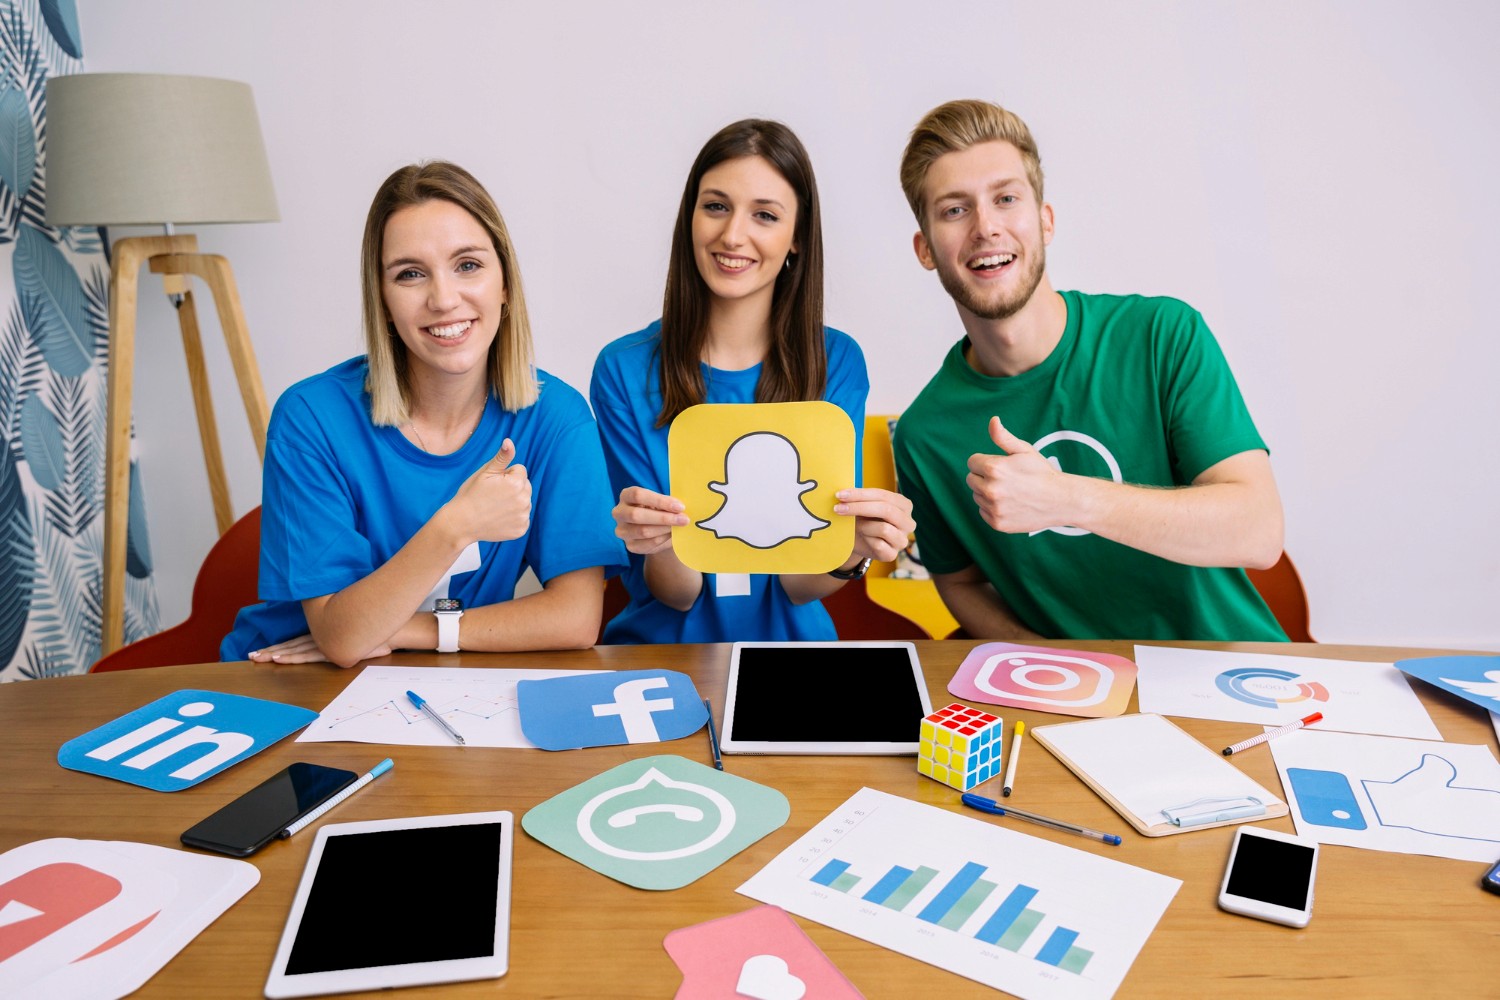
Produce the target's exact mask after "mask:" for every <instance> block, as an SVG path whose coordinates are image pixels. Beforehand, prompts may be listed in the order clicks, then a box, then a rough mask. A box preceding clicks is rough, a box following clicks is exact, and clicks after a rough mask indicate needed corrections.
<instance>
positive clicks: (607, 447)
mask: <svg viewBox="0 0 1500 1000" xmlns="http://www.w3.org/2000/svg"><path fill="white" fill-rule="evenodd" d="M632 376H634V378H635V380H636V381H639V382H640V384H639V385H630V384H627V381H628V380H629V379H630V378H631V377H632ZM642 376H644V377H642ZM649 377H650V375H649V371H646V370H632V368H631V366H629V365H626V364H622V363H621V357H620V355H617V354H615V353H613V352H611V351H608V350H606V351H605V352H604V353H603V354H600V355H599V358H598V360H597V361H595V363H594V376H593V379H592V380H591V382H590V383H589V401H590V402H591V403H592V404H593V407H594V414H595V417H596V418H597V419H598V422H599V440H600V443H601V444H602V445H603V448H604V463H605V468H606V470H607V472H608V474H609V486H610V489H611V497H618V496H619V495H620V491H621V490H623V489H625V488H626V487H627V486H644V487H645V488H646V489H648V490H652V491H654V492H656V493H662V494H665V493H666V492H667V491H668V486H669V484H668V483H666V482H663V481H662V478H661V476H660V475H658V473H657V470H656V469H655V467H654V466H653V465H652V462H651V454H650V452H649V451H648V448H647V439H646V435H645V434H643V433H642V432H641V430H640V425H639V421H641V420H644V419H646V414H645V409H644V408H648V407H649V405H650V398H649V395H648V392H647V381H648V380H649ZM610 506H611V507H613V506H614V504H613V502H611V504H610Z"/></svg>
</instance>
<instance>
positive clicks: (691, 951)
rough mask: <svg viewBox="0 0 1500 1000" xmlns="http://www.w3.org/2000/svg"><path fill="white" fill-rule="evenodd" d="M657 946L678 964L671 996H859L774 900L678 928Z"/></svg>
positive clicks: (835, 999)
mask: <svg viewBox="0 0 1500 1000" xmlns="http://www.w3.org/2000/svg"><path fill="white" fill-rule="evenodd" d="M662 947H664V948H666V949H667V954H668V955H670V956H671V957H672V961H674V962H676V963H677V967H678V968H679V969H681V970H682V985H681V986H680V987H678V988H677V997H676V1000H724V998H726V997H745V998H747V1000H803V998H804V997H805V998H807V1000H814V998H816V1000H863V998H864V994H862V993H860V992H859V990H857V989H855V988H854V984H853V983H851V982H849V980H848V979H846V978H844V974H843V973H842V972H840V971H839V970H838V966H836V965H834V964H833V962H831V961H829V959H828V956H827V955H825V954H823V951H822V949H821V948H819V947H818V946H817V945H816V944H814V943H813V940H812V938H810V937H808V936H807V933H806V932H805V931H803V929H802V928H801V927H798V926H797V921H795V920H793V919H792V918H791V917H790V916H789V915H788V914H787V912H786V911H785V910H783V909H782V908H781V907H779V906H757V907H756V908H755V909H753V910H745V911H744V912H742V913H735V914H732V915H731V916H727V917H720V918H718V919H717V920H710V921H707V922H706V923H701V924H694V925H693V926H691V927H683V928H680V929H678V930H675V931H672V932H671V933H670V934H668V935H667V936H666V939H665V940H663V941H662Z"/></svg>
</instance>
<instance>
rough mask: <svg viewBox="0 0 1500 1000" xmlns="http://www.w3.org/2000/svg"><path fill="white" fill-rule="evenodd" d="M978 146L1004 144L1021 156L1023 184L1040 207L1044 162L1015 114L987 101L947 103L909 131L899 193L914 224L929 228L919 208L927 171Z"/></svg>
mask: <svg viewBox="0 0 1500 1000" xmlns="http://www.w3.org/2000/svg"><path fill="white" fill-rule="evenodd" d="M982 142H1008V143H1010V144H1011V145H1012V146H1014V147H1016V149H1017V150H1019V151H1020V153H1021V161H1022V162H1023V163H1024V164H1025V166H1026V179H1027V180H1028V181H1030V182H1031V189H1032V190H1033V191H1035V192H1036V200H1037V203H1038V204H1040V203H1041V202H1042V200H1043V199H1042V157H1041V154H1040V153H1038V152H1037V148H1036V140H1035V139H1033V138H1032V137H1031V129H1029V128H1027V127H1026V123H1025V122H1024V121H1022V120H1021V117H1020V116H1019V115H1017V114H1016V113H1015V112H1013V111H1007V110H1005V109H1004V108H1002V107H1001V106H1000V105H998V104H991V103H990V102H989V101H975V100H963V101H949V102H948V103H946V104H940V105H938V106H937V107H935V108H933V109H932V110H931V111H929V112H927V114H925V115H923V116H922V120H921V121H919V122H917V127H916V128H914V129H912V130H911V138H910V139H908V140H907V143H906V152H904V153H902V154H901V190H902V191H904V192H906V201H907V203H908V204H910V205H911V211H912V214H913V215H915V216H916V217H917V224H918V225H919V226H921V227H923V229H924V230H925V229H926V226H927V217H926V214H925V213H926V206H925V205H923V204H922V184H923V182H925V181H926V180H927V171H928V170H930V169H931V168H932V164H933V163H934V162H935V161H936V160H937V158H938V157H940V156H944V155H946V154H948V153H958V152H962V151H963V150H965V149H968V148H970V147H971V146H977V145H979V144H980V143H982Z"/></svg>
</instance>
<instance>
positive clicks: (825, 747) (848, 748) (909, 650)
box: [719, 640, 932, 756]
mask: <svg viewBox="0 0 1500 1000" xmlns="http://www.w3.org/2000/svg"><path fill="white" fill-rule="evenodd" d="M768 648H769V649H842V650H848V649H891V648H897V649H904V650H906V656H907V659H908V661H909V662H910V663H911V670H912V681H913V683H915V684H916V686H917V694H918V695H919V697H920V698H921V703H922V714H921V715H920V716H918V717H917V718H915V719H912V720H911V731H912V738H911V740H910V741H909V742H903V743H890V742H881V741H876V742H868V743H835V742H816V741H814V742H793V743H777V742H772V741H769V740H736V739H733V738H732V736H731V734H732V733H733V732H734V702H735V693H736V691H737V690H738V688H739V674H740V651H741V650H743V649H768ZM788 697H789V698H795V697H796V692H788ZM931 714H932V701H931V698H930V697H929V696H928V694H927V678H926V677H925V676H924V675H923V674H922V661H921V660H920V659H918V658H917V647H916V646H914V645H912V644H911V643H909V642H897V641H885V640H857V641H849V642H737V643H735V644H734V648H733V649H732V650H731V651H730V654H729V681H728V688H727V690H726V692H725V695H724V725H723V726H722V728H721V731H722V732H723V734H724V736H723V740H722V741H721V742H720V744H719V749H720V750H721V751H722V752H724V753H745V754H824V755H828V756H844V755H861V754H863V755H870V756H875V755H883V756H916V753H917V743H918V734H919V733H920V732H921V721H922V719H923V718H924V717H926V716H928V715H931Z"/></svg>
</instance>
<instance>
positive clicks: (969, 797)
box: [963, 792, 1123, 847]
mask: <svg viewBox="0 0 1500 1000" xmlns="http://www.w3.org/2000/svg"><path fill="white" fill-rule="evenodd" d="M963 803H964V805H966V806H968V807H969V808H970V809H978V810H979V811H980V812H987V813H993V814H994V815H996V816H1014V817H1015V818H1016V819H1024V820H1026V821H1027V822H1029V823H1035V824H1037V825H1038V826H1045V827H1047V828H1048V829H1052V830H1062V831H1063V832H1065V833H1076V834H1078V835H1079V836H1081V837H1087V838H1089V839H1090V840H1098V841H1101V842H1103V843H1106V844H1109V845H1111V846H1112V847H1119V846H1120V844H1121V843H1123V841H1121V840H1120V838H1119V837H1117V836H1115V835H1114V834H1112V833H1100V832H1099V831H1098V830H1090V829H1089V828H1088V827H1086V826H1078V825H1077V824H1075V823H1064V822H1063V821H1062V820H1060V819H1048V818H1047V817H1046V816H1038V815H1037V814H1036V813H1029V812H1024V811H1022V810H1020V809H1017V808H1016V807H1015V806H1002V805H1001V804H1000V803H998V802H996V801H995V800H994V799H987V798H985V797H984V796H983V795H974V794H972V793H969V792H966V793H964V797H963Z"/></svg>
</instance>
